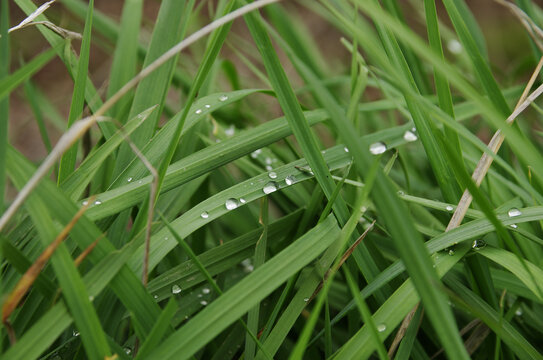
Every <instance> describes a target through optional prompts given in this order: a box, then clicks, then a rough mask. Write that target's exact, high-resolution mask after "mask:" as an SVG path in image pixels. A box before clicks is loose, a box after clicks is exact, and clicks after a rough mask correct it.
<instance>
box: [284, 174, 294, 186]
mask: <svg viewBox="0 0 543 360" xmlns="http://www.w3.org/2000/svg"><path fill="white" fill-rule="evenodd" d="M295 182H296V177H295V176H294V175H289V176H287V177H286V178H285V183H286V184H287V185H289V186H290V185H292V184H294V183H295Z"/></svg>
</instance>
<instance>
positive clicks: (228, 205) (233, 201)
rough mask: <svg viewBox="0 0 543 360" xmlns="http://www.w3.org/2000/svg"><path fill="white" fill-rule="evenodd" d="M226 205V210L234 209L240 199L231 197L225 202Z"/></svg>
mask: <svg viewBox="0 0 543 360" xmlns="http://www.w3.org/2000/svg"><path fill="white" fill-rule="evenodd" d="M224 206H226V210H234V209H235V208H237V207H238V201H237V200H236V199H234V198H230V199H228V200H226V202H225V203H224Z"/></svg>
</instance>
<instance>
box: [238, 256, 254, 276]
mask: <svg viewBox="0 0 543 360" xmlns="http://www.w3.org/2000/svg"><path fill="white" fill-rule="evenodd" d="M241 266H243V271H244V272H246V273H250V272H251V271H253V270H254V269H255V267H254V265H253V264H252V262H251V259H245V260H243V261H242V262H241Z"/></svg>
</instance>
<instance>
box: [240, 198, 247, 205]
mask: <svg viewBox="0 0 543 360" xmlns="http://www.w3.org/2000/svg"><path fill="white" fill-rule="evenodd" d="M239 202H240V203H242V204H245V203H246V202H247V200H245V199H244V198H240V199H239Z"/></svg>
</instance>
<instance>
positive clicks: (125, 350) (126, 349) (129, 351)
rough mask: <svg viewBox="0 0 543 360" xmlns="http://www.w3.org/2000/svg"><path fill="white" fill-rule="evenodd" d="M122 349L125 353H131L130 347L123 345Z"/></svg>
mask: <svg viewBox="0 0 543 360" xmlns="http://www.w3.org/2000/svg"><path fill="white" fill-rule="evenodd" d="M123 350H124V352H125V353H126V355H130V354H132V349H130V348H129V347H125V348H124V349H123Z"/></svg>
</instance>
